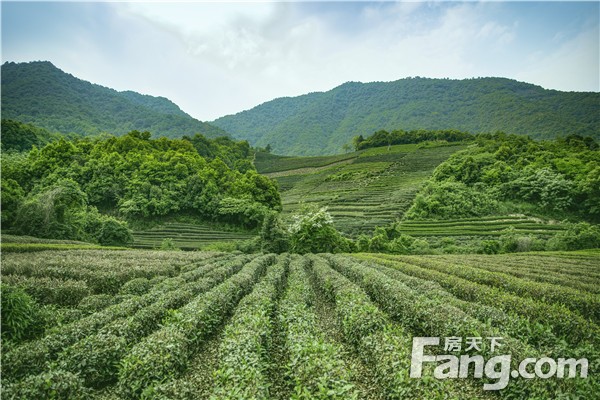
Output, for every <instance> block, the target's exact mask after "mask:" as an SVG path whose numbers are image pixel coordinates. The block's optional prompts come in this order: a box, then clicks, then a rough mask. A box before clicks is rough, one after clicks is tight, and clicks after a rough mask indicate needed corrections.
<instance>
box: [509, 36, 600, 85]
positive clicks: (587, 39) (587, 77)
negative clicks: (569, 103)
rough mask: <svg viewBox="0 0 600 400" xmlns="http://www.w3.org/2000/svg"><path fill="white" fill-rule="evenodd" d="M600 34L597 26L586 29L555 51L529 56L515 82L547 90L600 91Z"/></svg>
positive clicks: (539, 52)
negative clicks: (517, 80) (525, 82)
mask: <svg viewBox="0 0 600 400" xmlns="http://www.w3.org/2000/svg"><path fill="white" fill-rule="evenodd" d="M599 38H600V32H599V30H598V25H596V26H592V27H588V29H587V30H585V31H583V32H581V33H580V34H579V35H577V36H576V37H575V38H573V39H571V40H568V41H566V42H564V43H563V44H562V45H560V46H559V47H558V48H556V50H554V51H552V52H550V53H547V52H543V51H538V52H535V53H533V54H531V55H530V56H529V57H528V58H527V60H526V65H525V66H524V68H523V70H522V71H521V72H519V73H518V74H517V79H520V80H524V81H527V82H534V83H537V84H539V85H541V86H543V87H545V88H548V89H557V90H564V91H592V90H593V91H596V92H597V91H600V51H599V47H598V43H599Z"/></svg>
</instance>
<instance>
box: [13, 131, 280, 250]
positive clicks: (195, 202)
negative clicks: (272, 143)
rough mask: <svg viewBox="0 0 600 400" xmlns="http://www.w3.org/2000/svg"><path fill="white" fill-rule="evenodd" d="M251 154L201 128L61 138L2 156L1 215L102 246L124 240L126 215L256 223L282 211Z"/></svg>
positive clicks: (18, 226) (32, 230)
mask: <svg viewBox="0 0 600 400" xmlns="http://www.w3.org/2000/svg"><path fill="white" fill-rule="evenodd" d="M249 157H250V148H249V146H248V144H247V143H246V142H234V141H232V140H230V139H227V138H217V139H212V140H211V139H206V138H204V137H203V136H201V135H196V136H194V137H192V138H187V137H185V138H183V139H173V140H171V139H166V138H160V139H156V140H153V139H150V134H149V133H148V132H138V131H133V132H130V133H128V134H127V135H125V136H122V137H119V138H117V137H114V136H111V137H108V138H105V139H94V140H90V139H77V140H73V141H66V140H64V139H61V140H58V141H55V142H52V143H49V144H47V145H46V146H44V147H43V148H41V149H37V148H36V147H34V148H33V150H31V151H29V152H28V153H8V154H5V155H3V157H2V170H3V176H2V191H3V196H2V209H3V212H2V222H3V225H4V228H5V229H6V228H8V229H11V230H12V231H13V232H15V233H18V234H24V235H35V236H37V237H43V238H44V237H47V238H56V239H75V240H83V241H88V242H94V243H100V244H102V245H107V246H114V245H130V244H132V242H133V237H132V236H131V233H130V231H129V227H128V225H127V224H126V223H125V222H123V220H124V219H125V220H130V221H135V223H136V224H138V225H139V224H140V220H144V219H146V220H149V221H150V220H155V219H157V218H162V217H167V216H172V215H174V214H193V215H195V216H196V218H200V219H204V220H207V221H219V222H221V223H227V224H231V225H233V226H237V227H242V228H245V229H252V228H257V227H258V226H260V224H261V223H262V219H263V218H264V216H265V215H266V214H267V213H268V212H270V210H278V209H280V199H279V193H278V192H277V188H276V186H275V185H274V183H273V182H272V181H271V180H270V179H268V178H266V177H264V176H262V175H259V174H258V173H256V171H255V170H254V168H253V166H252V164H251V162H250V161H249ZM98 210H102V211H103V212H104V213H100V212H99V211H98ZM225 238H227V237H225Z"/></svg>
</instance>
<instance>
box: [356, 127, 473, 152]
mask: <svg viewBox="0 0 600 400" xmlns="http://www.w3.org/2000/svg"><path fill="white" fill-rule="evenodd" d="M473 139H475V136H474V135H471V134H470V133H467V132H460V131H453V130H440V131H426V130H423V129H421V130H417V131H410V132H406V131H402V130H400V131H391V132H388V131H385V130H380V131H377V132H375V133H374V134H372V135H371V136H369V137H368V138H367V139H365V138H363V137H362V135H359V136H355V137H354V138H353V139H352V142H353V144H354V149H355V150H357V151H358V150H362V149H368V148H372V147H383V146H388V148H389V147H391V146H392V145H394V144H409V143H422V142H447V143H454V142H467V141H471V140H473Z"/></svg>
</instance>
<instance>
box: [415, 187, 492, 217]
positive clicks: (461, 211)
mask: <svg viewBox="0 0 600 400" xmlns="http://www.w3.org/2000/svg"><path fill="white" fill-rule="evenodd" d="M497 209H498V202H497V201H496V200H495V199H494V198H493V197H492V196H491V195H490V194H489V193H487V192H486V191H484V190H483V189H481V188H480V189H476V188H472V187H469V186H467V185H465V184H464V183H462V182H452V181H447V182H433V181H430V182H429V183H427V185H426V186H425V187H424V188H423V189H422V190H421V191H420V192H419V194H418V195H417V197H416V198H415V201H414V202H413V205H412V207H411V208H410V209H409V210H408V211H407V212H406V216H405V217H406V218H407V219H434V218H441V219H443V218H469V217H480V216H484V215H491V214H493V213H494V212H495V211H496V210H497Z"/></svg>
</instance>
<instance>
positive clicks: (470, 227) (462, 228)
mask: <svg viewBox="0 0 600 400" xmlns="http://www.w3.org/2000/svg"><path fill="white" fill-rule="evenodd" d="M511 227H512V228H514V229H515V232H516V233H519V234H525V235H526V234H530V233H531V234H535V235H540V236H546V237H550V236H553V235H555V234H556V233H558V232H560V231H563V230H565V225H564V224H549V223H546V222H544V221H541V220H539V219H537V218H532V217H527V216H525V215H505V216H494V217H479V218H469V219H447V220H435V221H417V220H410V221H402V222H401V223H399V224H397V225H396V229H397V230H398V232H400V233H404V234H407V235H410V236H415V237H419V236H500V235H502V234H503V233H504V232H505V230H506V229H509V228H511Z"/></svg>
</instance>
